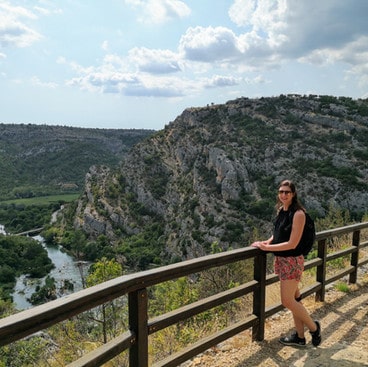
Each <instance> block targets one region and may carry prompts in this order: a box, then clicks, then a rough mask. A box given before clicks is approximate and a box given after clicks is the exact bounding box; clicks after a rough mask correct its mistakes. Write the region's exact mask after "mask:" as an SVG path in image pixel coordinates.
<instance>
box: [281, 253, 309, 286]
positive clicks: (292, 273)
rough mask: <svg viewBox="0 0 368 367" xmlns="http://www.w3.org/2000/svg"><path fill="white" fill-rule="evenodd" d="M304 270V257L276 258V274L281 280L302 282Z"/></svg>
mask: <svg viewBox="0 0 368 367" xmlns="http://www.w3.org/2000/svg"><path fill="white" fill-rule="evenodd" d="M303 270H304V256H303V255H300V256H297V257H294V256H290V257H281V256H275V273H276V274H277V275H278V276H279V278H280V280H292V279H295V280H297V281H300V279H301V278H302V274H303Z"/></svg>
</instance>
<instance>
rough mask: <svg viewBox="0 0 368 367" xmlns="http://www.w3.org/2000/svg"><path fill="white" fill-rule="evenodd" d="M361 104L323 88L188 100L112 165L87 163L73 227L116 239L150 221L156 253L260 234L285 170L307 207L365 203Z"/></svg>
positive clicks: (366, 135)
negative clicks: (323, 92)
mask: <svg viewBox="0 0 368 367" xmlns="http://www.w3.org/2000/svg"><path fill="white" fill-rule="evenodd" d="M367 141H368V102H367V101H366V100H358V101H355V100H352V99H349V98H334V97H330V96H308V97H306V96H294V95H293V96H280V97H274V98H260V99H255V100H251V99H247V98H239V99H237V100H234V101H229V102H227V103H225V104H223V105H213V106H206V107H203V108H189V109H187V110H185V111H184V112H183V113H182V114H181V115H180V116H178V117H177V118H176V119H175V121H173V122H171V123H170V124H169V125H168V126H166V127H165V129H163V130H162V131H159V132H157V133H155V134H154V135H152V136H151V137H150V138H149V139H147V140H146V141H144V142H141V143H139V144H137V145H136V146H135V147H134V148H133V150H132V151H131V152H130V154H129V155H128V156H127V157H126V159H124V160H123V161H122V163H121V166H120V170H119V172H117V173H116V172H111V171H109V170H108V169H101V168H96V167H94V168H92V169H91V170H90V172H89V174H88V175H87V176H86V185H85V187H86V193H85V195H84V198H82V199H81V201H80V203H79V206H78V210H77V213H76V221H75V225H76V227H78V228H82V229H83V230H84V231H85V232H86V233H88V234H89V235H90V236H92V237H93V236H97V235H98V234H105V235H107V236H108V237H109V238H110V239H111V241H118V240H119V239H120V240H121V238H124V237H129V236H131V235H132V234H137V233H140V232H144V231H145V230H146V229H147V228H148V227H149V226H151V225H152V224H153V223H156V224H157V223H159V225H160V226H161V227H162V228H163V229H164V238H165V243H166V249H165V252H164V253H163V257H166V258H167V259H169V261H170V259H172V258H174V257H175V258H177V257H179V258H190V257H195V256H199V255H203V254H205V253H207V252H208V251H209V249H210V246H211V244H213V243H214V242H217V243H219V246H220V247H221V248H223V249H226V248H228V247H230V246H231V247H239V246H244V245H247V244H248V243H249V241H250V240H251V239H252V236H253V231H254V230H255V228H256V229H257V231H258V232H259V233H267V232H268V231H269V230H270V223H271V221H272V217H273V206H274V203H275V197H276V195H275V193H276V189H277V185H278V183H279V182H280V181H281V180H282V179H284V178H291V179H293V180H294V181H295V182H296V183H297V187H298V188H299V196H300V198H301V199H302V201H303V203H304V204H305V206H306V207H307V209H308V210H309V211H310V212H312V213H313V214H314V215H320V216H323V215H324V214H325V211H326V209H327V208H328V207H329V206H330V205H331V204H334V205H337V206H341V207H342V208H346V209H348V210H349V211H350V212H351V213H354V214H355V215H356V216H359V215H361V214H362V213H364V212H367V211H368V194H367V193H368V166H367V161H368V147H367Z"/></svg>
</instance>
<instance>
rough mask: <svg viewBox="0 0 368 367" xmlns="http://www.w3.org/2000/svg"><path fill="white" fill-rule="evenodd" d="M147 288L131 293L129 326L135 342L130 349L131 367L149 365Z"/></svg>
mask: <svg viewBox="0 0 368 367" xmlns="http://www.w3.org/2000/svg"><path fill="white" fill-rule="evenodd" d="M147 308H148V299H147V289H145V288H144V289H140V290H138V291H135V292H132V293H129V327H130V330H131V331H132V332H133V333H134V334H135V343H134V344H133V345H132V347H131V348H130V351H129V366H130V367H148V327H147V320H148V315H147Z"/></svg>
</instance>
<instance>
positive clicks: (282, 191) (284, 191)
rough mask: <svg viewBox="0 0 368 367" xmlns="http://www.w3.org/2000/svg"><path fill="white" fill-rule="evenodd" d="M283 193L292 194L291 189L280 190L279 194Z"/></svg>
mask: <svg viewBox="0 0 368 367" xmlns="http://www.w3.org/2000/svg"><path fill="white" fill-rule="evenodd" d="M281 194H285V195H289V194H291V191H287V190H279V195H281Z"/></svg>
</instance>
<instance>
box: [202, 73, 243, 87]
mask: <svg viewBox="0 0 368 367" xmlns="http://www.w3.org/2000/svg"><path fill="white" fill-rule="evenodd" d="M241 81H242V80H241V78H234V77H232V76H221V75H214V76H212V77H211V78H208V79H205V80H204V81H203V87H204V88H218V87H232V86H235V85H238V84H240V83H241Z"/></svg>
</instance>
